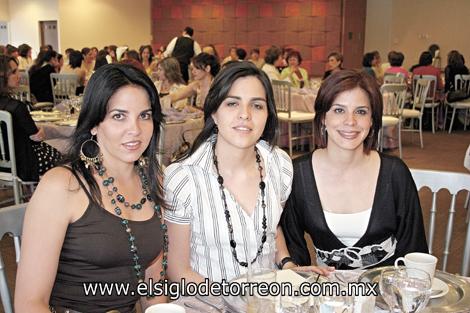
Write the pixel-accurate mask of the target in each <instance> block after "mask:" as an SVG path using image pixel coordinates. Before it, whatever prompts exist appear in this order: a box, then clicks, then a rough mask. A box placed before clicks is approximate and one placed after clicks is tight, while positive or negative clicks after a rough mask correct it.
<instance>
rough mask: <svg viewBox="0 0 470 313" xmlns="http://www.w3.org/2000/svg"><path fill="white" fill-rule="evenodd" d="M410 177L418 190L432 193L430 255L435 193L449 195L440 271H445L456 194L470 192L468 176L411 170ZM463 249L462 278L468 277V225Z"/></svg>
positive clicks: (469, 236)
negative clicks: (446, 191)
mask: <svg viewBox="0 0 470 313" xmlns="http://www.w3.org/2000/svg"><path fill="white" fill-rule="evenodd" d="M411 175H412V176H413V179H414V181H415V184H416V187H417V189H418V190H420V189H421V188H422V187H428V188H429V189H430V190H431V192H432V205H431V209H430V217H429V229H428V244H429V253H431V254H432V253H433V243H434V235H435V234H434V233H435V222H436V212H437V193H438V191H439V190H441V189H447V190H448V191H449V193H450V194H451V201H450V206H449V210H448V219H447V227H446V235H445V242H444V252H443V258H442V270H443V271H445V270H446V268H447V261H448V257H449V250H450V243H451V239H452V228H453V224H454V215H455V209H456V197H457V193H458V192H459V191H461V190H467V191H470V174H464V173H455V172H444V171H432V170H420V169H411ZM464 247H465V248H464V253H463V258H462V266H461V272H460V274H461V275H463V276H468V274H469V264H470V263H469V262H470V224H468V225H467V234H466V239H465V243H464Z"/></svg>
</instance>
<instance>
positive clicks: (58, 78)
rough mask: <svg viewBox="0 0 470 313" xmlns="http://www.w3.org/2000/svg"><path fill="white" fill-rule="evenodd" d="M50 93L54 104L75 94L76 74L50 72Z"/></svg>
mask: <svg viewBox="0 0 470 313" xmlns="http://www.w3.org/2000/svg"><path fill="white" fill-rule="evenodd" d="M51 86H53V87H52V95H53V98H54V105H58V104H59V103H60V102H62V101H63V100H66V99H70V97H72V96H75V95H76V92H77V86H78V76H77V75H76V74H57V73H52V74H51Z"/></svg>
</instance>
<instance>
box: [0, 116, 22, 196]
mask: <svg viewBox="0 0 470 313" xmlns="http://www.w3.org/2000/svg"><path fill="white" fill-rule="evenodd" d="M5 132H6V133H5ZM4 139H6V140H7V141H8V142H5V141H4ZM0 167H2V168H5V169H9V170H10V172H9V173H4V174H5V175H0V179H5V180H7V181H8V182H11V183H12V184H13V194H14V198H15V203H16V204H18V203H20V188H19V182H18V175H17V172H16V157H15V141H14V136H13V121H12V118H11V114H10V112H7V111H3V110H0ZM2 174H3V173H2Z"/></svg>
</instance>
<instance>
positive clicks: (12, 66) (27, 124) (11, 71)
mask: <svg viewBox="0 0 470 313" xmlns="http://www.w3.org/2000/svg"><path fill="white" fill-rule="evenodd" d="M18 84H19V72H18V63H17V61H16V59H15V58H11V57H7V56H5V55H0V110H4V111H8V112H9V113H10V114H11V117H12V121H13V138H14V143H15V157H16V170H17V173H18V176H19V177H20V178H21V179H22V180H23V181H39V177H40V176H42V175H44V174H45V173H46V171H47V170H49V169H50V168H52V167H54V166H55V164H56V163H57V162H58V161H59V160H60V158H61V155H60V153H59V152H58V151H57V150H56V149H54V148H53V147H51V146H49V145H48V144H46V143H45V142H43V140H44V137H45V135H44V130H43V129H42V128H38V127H37V126H36V124H35V123H34V121H33V119H32V118H31V115H30V114H29V111H28V106H27V104H26V103H23V102H21V101H18V100H15V99H13V98H12V97H11V96H10V91H11V89H12V88H16V87H18ZM2 128H3V127H2ZM2 132H3V136H4V137H3V140H4V142H5V148H7V149H8V144H7V142H8V139H7V137H6V135H7V133H6V129H5V130H3V129H2Z"/></svg>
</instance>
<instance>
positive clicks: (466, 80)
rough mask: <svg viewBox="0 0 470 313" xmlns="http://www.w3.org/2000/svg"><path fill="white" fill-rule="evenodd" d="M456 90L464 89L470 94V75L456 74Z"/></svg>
mask: <svg viewBox="0 0 470 313" xmlns="http://www.w3.org/2000/svg"><path fill="white" fill-rule="evenodd" d="M454 79H455V85H454V86H455V90H463V91H465V93H466V94H467V96H470V75H455V78H454Z"/></svg>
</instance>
